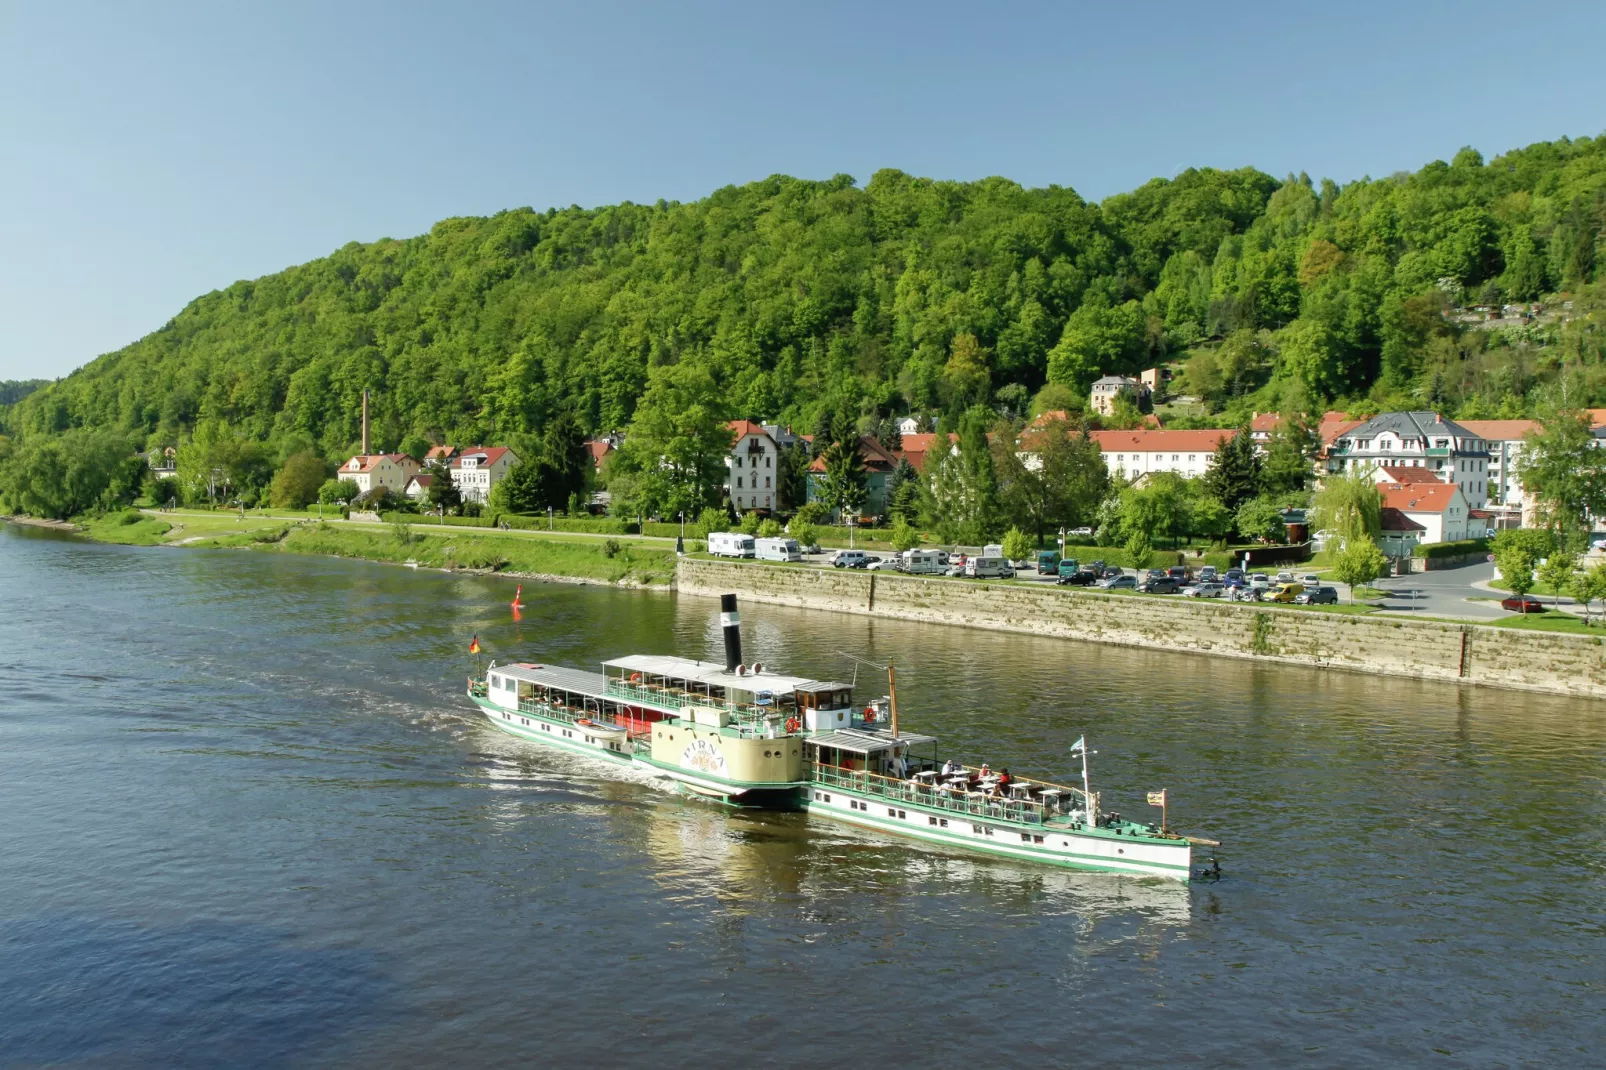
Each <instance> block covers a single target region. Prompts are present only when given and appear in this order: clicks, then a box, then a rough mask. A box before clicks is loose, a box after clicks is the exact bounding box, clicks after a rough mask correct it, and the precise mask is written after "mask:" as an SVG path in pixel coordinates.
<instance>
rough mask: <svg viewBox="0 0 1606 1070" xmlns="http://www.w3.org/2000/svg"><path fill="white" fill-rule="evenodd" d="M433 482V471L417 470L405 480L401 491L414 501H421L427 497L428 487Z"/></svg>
mask: <svg viewBox="0 0 1606 1070" xmlns="http://www.w3.org/2000/svg"><path fill="white" fill-rule="evenodd" d="M434 482H435V474H434V473H433V472H419V473H418V474H417V475H415V476H413V477H412V478H411V479H409V480H408V481H407V485H406V486H405V487H403V488H402V493H403V494H405V495H407V496H408V497H409V498H411V499H412V500H413V501H415V502H421V501H423V500H424V499H425V498H427V497H429V487H430V484H432V483H434Z"/></svg>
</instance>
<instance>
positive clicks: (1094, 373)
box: [1048, 298, 1147, 397]
mask: <svg viewBox="0 0 1606 1070" xmlns="http://www.w3.org/2000/svg"><path fill="white" fill-rule="evenodd" d="M1146 323H1147V320H1146V317H1145V316H1144V314H1143V306H1142V305H1140V304H1138V303H1137V302H1136V301H1128V302H1126V303H1125V304H1122V305H1115V306H1112V305H1110V304H1109V303H1108V302H1107V301H1105V300H1103V299H1101V298H1094V299H1091V300H1088V301H1086V302H1084V303H1083V304H1082V305H1080V306H1079V307H1078V308H1077V309H1076V311H1075V312H1073V313H1071V315H1070V317H1069V318H1068V319H1067V320H1066V321H1065V330H1064V332H1063V333H1062V334H1061V335H1060V340H1059V343H1058V344H1057V345H1055V347H1054V348H1053V349H1052V350H1051V351H1050V352H1049V354H1048V379H1049V382H1051V383H1060V384H1062V385H1064V386H1067V387H1069V388H1070V389H1072V390H1073V391H1075V392H1076V393H1077V394H1078V395H1080V396H1083V397H1085V396H1086V395H1087V392H1088V390H1089V389H1090V388H1091V387H1092V385H1093V380H1095V379H1097V378H1098V377H1099V376H1100V375H1103V374H1109V373H1114V372H1125V371H1136V370H1137V365H1138V364H1139V363H1140V362H1141V359H1142V355H1143V353H1144V329H1145V326H1146Z"/></svg>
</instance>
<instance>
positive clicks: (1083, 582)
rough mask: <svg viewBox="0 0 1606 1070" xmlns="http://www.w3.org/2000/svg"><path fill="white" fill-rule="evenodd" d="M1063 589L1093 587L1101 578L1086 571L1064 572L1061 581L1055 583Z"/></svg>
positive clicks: (1060, 576) (1060, 577)
mask: <svg viewBox="0 0 1606 1070" xmlns="http://www.w3.org/2000/svg"><path fill="white" fill-rule="evenodd" d="M1054 582H1055V583H1057V584H1059V585H1060V586H1061V587H1091V586H1092V585H1093V584H1095V583H1097V582H1099V578H1098V577H1097V576H1095V575H1093V573H1091V572H1087V571H1085V570H1082V571H1077V572H1062V573H1060V575H1059V579H1057V580H1055V581H1054Z"/></svg>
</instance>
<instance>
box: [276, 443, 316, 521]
mask: <svg viewBox="0 0 1606 1070" xmlns="http://www.w3.org/2000/svg"><path fill="white" fill-rule="evenodd" d="M326 474H327V470H326V468H325V467H324V462H323V458H322V457H319V456H318V455H317V454H316V453H313V452H312V451H311V450H306V451H304V452H302V453H298V454H296V455H295V456H293V457H291V458H290V459H289V460H287V461H285V462H284V467H283V468H281V469H279V471H278V474H276V475H275V476H274V477H273V486H272V491H271V500H272V502H273V505H274V507H275V508H278V509H305V508H306V507H307V506H308V505H309V504H311V503H312V502H314V501H317V499H318V489H319V488H320V487H321V486H323V482H324V476H325V475H326Z"/></svg>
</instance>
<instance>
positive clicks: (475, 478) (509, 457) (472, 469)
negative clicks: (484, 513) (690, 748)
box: [451, 446, 519, 503]
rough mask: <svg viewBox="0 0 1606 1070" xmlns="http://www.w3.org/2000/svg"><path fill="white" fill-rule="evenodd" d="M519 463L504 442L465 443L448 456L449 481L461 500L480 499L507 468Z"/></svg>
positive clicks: (488, 494) (480, 500) (488, 492)
mask: <svg viewBox="0 0 1606 1070" xmlns="http://www.w3.org/2000/svg"><path fill="white" fill-rule="evenodd" d="M518 463H519V459H518V458H517V457H516V456H514V454H513V451H512V450H510V449H508V448H507V447H506V446H469V447H466V448H465V449H462V450H460V451H458V454H457V456H455V457H453V458H452V466H451V473H452V482H453V483H456V484H457V492H458V493H459V494H461V495H462V496H463V500H464V501H465V502H481V503H483V502H484V501H485V500H486V499H487V498H489V497H490V496H491V488H492V487H494V486H496V485H497V484H498V483H500V482H501V481H502V477H503V476H505V475H507V473H508V469H510V468H512V467H513V466H514V465H516V464H518Z"/></svg>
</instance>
